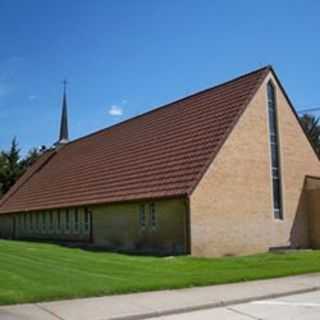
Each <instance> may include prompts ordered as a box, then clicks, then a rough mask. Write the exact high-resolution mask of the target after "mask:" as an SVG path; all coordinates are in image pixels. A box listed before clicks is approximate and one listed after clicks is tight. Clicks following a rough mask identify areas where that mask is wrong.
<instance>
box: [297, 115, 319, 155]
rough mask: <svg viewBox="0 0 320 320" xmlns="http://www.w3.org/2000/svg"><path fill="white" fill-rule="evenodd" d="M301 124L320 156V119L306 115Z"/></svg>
mask: <svg viewBox="0 0 320 320" xmlns="http://www.w3.org/2000/svg"><path fill="white" fill-rule="evenodd" d="M301 124H302V126H303V127H304V129H305V131H306V133H307V135H308V136H309V139H310V140H311V142H312V143H313V145H314V146H315V148H316V150H317V152H318V154H320V118H317V117H315V116H313V115H310V114H305V115H303V117H301Z"/></svg>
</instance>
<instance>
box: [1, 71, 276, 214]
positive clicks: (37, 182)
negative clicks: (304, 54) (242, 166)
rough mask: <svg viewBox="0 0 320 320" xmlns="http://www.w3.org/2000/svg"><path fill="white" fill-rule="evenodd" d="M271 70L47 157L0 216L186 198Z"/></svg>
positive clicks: (8, 200)
mask: <svg viewBox="0 0 320 320" xmlns="http://www.w3.org/2000/svg"><path fill="white" fill-rule="evenodd" d="M269 70H270V68H269V67H265V68H262V69H259V70H257V71H254V72H252V73H250V74H247V75H244V76H241V77H239V78H237V79H234V80H231V81H229V82H227V83H225V84H222V85H219V86H216V87H213V88H211V89H207V90H205V91H202V92H199V93H197V94H194V95H192V96H189V97H187V98H184V99H181V100H179V101H176V102H173V103H170V104H168V105H166V106H164V107H160V108H158V109H155V110H153V111H150V112H148V113H146V114H143V115H141V116H137V117H135V118H133V119H130V120H127V121H124V122H122V123H120V124H117V125H115V126H112V127H110V128H107V129H104V130H101V131H98V132H96V133H93V134H90V135H88V136H85V137H83V138H80V139H77V140H74V141H73V142H71V143H69V144H67V145H65V146H64V147H62V148H61V149H59V150H58V151H57V152H55V151H53V152H51V153H50V156H46V157H48V159H46V161H42V162H44V163H42V164H41V165H39V163H36V164H35V167H34V168H36V169H34V168H31V170H29V171H28V172H27V173H26V175H25V176H23V177H22V178H21V179H20V180H21V181H18V183H17V185H16V186H15V187H14V189H13V190H12V191H10V192H9V193H8V195H7V196H6V197H5V198H4V199H2V201H1V202H0V213H8V212H19V211H29V210H38V209H46V208H57V207H69V206H78V205H87V204H94V203H110V202H118V201H128V200H137V199H147V198H162V197H173V196H182V195H186V194H188V193H190V192H191V191H192V190H193V189H194V187H195V186H196V185H197V183H198V181H199V180H200V178H201V176H202V174H203V173H204V172H205V170H206V168H207V166H208V165H209V163H210V162H211V161H212V160H213V159H214V157H215V155H216V154H217V153H218V151H219V148H220V147H221V145H222V144H223V142H224V141H225V138H226V137H227V135H228V133H229V132H230V131H231V130H232V128H233V127H234V125H235V123H236V121H237V120H238V118H239V117H240V115H241V113H242V112H243V110H244V109H245V107H246V105H247V104H248V103H249V101H250V99H251V98H252V96H253V95H254V93H255V92H256V90H257V88H258V87H259V85H260V84H261V81H263V79H264V78H265V76H266V74H267V73H268V71H269Z"/></svg>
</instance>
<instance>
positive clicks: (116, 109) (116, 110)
mask: <svg viewBox="0 0 320 320" xmlns="http://www.w3.org/2000/svg"><path fill="white" fill-rule="evenodd" d="M108 113H109V114H110V116H114V117H118V116H122V115H123V109H122V107H120V106H117V105H112V106H111V107H110V109H109V111H108Z"/></svg>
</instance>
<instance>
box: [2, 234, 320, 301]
mask: <svg viewBox="0 0 320 320" xmlns="http://www.w3.org/2000/svg"><path fill="white" fill-rule="evenodd" d="M307 272H320V251H301V252H292V253H285V254H284V253H283V254H280V253H278V254H276V253H273V254H271V253H268V254H260V255H255V256H247V257H226V258H221V259H200V258H191V257H177V258H157V257H142V256H130V255H124V254H115V253H106V252H89V251H84V250H81V249H70V248H64V247H60V246H57V245H52V244H39V243H32V242H19V241H5V240H0V304H12V303H23V302H34V301H44V300H55V299H62V298H76V297H88V296H101V295H109V294H116V293H128V292H138V291H148V290H159V289H169V288H185V287H192V286H205V285H212V284H221V283H228V282H238V281H246V280H255V279H266V278H271V277H281V276H287V275H293V274H301V273H307Z"/></svg>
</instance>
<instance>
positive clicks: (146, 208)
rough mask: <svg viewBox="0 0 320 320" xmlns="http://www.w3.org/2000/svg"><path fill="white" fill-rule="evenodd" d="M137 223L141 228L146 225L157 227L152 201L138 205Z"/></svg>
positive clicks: (154, 207) (152, 227)
mask: <svg viewBox="0 0 320 320" xmlns="http://www.w3.org/2000/svg"><path fill="white" fill-rule="evenodd" d="M139 223H140V227H141V228H143V229H145V228H147V227H149V228H151V229H156V228H157V224H158V221H157V215H156V206H155V204H154V203H153V202H151V203H148V204H141V205H140V208H139Z"/></svg>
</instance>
